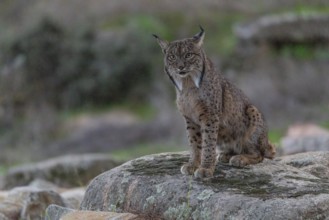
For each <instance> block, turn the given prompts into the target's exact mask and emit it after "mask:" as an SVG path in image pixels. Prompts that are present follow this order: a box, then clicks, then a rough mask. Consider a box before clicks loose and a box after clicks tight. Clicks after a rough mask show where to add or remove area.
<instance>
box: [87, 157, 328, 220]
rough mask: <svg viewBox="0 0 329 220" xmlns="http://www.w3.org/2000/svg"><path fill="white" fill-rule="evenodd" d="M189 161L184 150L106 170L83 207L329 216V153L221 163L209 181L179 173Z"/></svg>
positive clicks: (169, 215) (174, 213)
mask: <svg viewBox="0 0 329 220" xmlns="http://www.w3.org/2000/svg"><path fill="white" fill-rule="evenodd" d="M187 160H188V154H187V153H186V152H182V153H164V154H158V155H150V156H145V157H142V158H138V159H135V160H132V161H129V162H127V163H125V164H123V165H121V166H119V167H117V168H114V169H112V170H110V171H107V172H105V173H103V174H101V175H99V176H97V177H96V178H95V179H94V180H93V181H92V182H91V183H90V184H89V186H88V188H87V191H86V194H85V197H84V199H83V201H82V204H81V209H82V210H94V211H96V210H97V211H116V212H130V213H134V214H138V215H142V216H144V217H145V218H146V219H147V218H149V219H253V220H254V219H326V217H327V216H329V181H328V179H329V177H328V173H329V172H328V170H329V166H328V162H327V161H329V152H316V153H311V152H309V153H303V154H297V155H293V156H289V157H282V158H278V159H276V160H274V161H270V160H265V161H264V162H263V163H260V164H256V165H251V166H248V167H245V168H234V167H231V166H228V165H226V164H218V165H217V167H216V171H215V175H214V177H213V178H210V179H206V180H197V179H194V178H193V177H191V176H184V175H182V174H181V173H180V167H181V165H182V164H183V163H185V162H187ZM325 162H326V163H325ZM317 166H318V167H320V168H321V169H320V171H319V170H317V168H316V167H317ZM312 167H313V168H312Z"/></svg>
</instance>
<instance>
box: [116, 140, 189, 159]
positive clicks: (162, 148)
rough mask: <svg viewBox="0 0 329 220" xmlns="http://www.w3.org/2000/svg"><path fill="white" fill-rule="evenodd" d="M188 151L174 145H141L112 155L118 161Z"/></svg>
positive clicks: (117, 151)
mask: <svg viewBox="0 0 329 220" xmlns="http://www.w3.org/2000/svg"><path fill="white" fill-rule="evenodd" d="M184 150H187V148H184V147H182V146H177V145H174V144H151V143H147V144H140V145H136V146H133V147H130V148H126V149H122V150H116V151H113V152H112V153H111V154H112V156H113V157H114V158H115V159H118V160H131V159H134V158H137V157H141V156H145V155H150V154H157V153H163V152H179V151H184Z"/></svg>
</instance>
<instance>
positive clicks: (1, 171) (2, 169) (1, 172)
mask: <svg viewBox="0 0 329 220" xmlns="http://www.w3.org/2000/svg"><path fill="white" fill-rule="evenodd" d="M7 170H8V167H6V166H2V165H0V176H2V175H4V174H5V173H6V172H7Z"/></svg>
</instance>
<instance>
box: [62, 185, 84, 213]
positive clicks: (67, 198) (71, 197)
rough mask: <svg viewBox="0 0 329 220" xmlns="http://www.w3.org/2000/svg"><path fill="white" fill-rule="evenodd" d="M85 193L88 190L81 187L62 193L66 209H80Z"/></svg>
mask: <svg viewBox="0 0 329 220" xmlns="http://www.w3.org/2000/svg"><path fill="white" fill-rule="evenodd" d="M85 191H86V189H85V188H84V187H80V188H74V189H69V190H67V191H64V192H62V193H61V194H60V195H61V196H62V198H63V200H64V203H65V207H68V208H71V209H79V207H80V204H81V202H82V199H83V197H84V195H85Z"/></svg>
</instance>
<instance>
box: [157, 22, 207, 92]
mask: <svg viewBox="0 0 329 220" xmlns="http://www.w3.org/2000/svg"><path fill="white" fill-rule="evenodd" d="M200 29H201V31H200V32H199V33H198V34H196V35H194V36H193V37H192V38H186V39H183V40H177V41H173V42H167V41H165V40H162V39H160V38H159V37H158V36H157V35H153V36H154V37H155V38H156V39H157V41H158V43H159V45H160V47H161V49H162V52H163V53H164V65H165V72H166V73H167V74H168V76H169V77H170V79H171V80H172V81H173V83H174V84H175V86H176V87H177V89H178V90H180V91H182V89H183V83H182V79H183V78H185V77H191V78H192V80H193V82H194V84H195V86H196V87H198V88H199V87H200V84H201V82H202V78H203V74H204V71H205V64H204V59H205V55H204V52H203V50H202V43H203V39H204V36H205V32H204V30H203V28H202V27H200Z"/></svg>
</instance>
